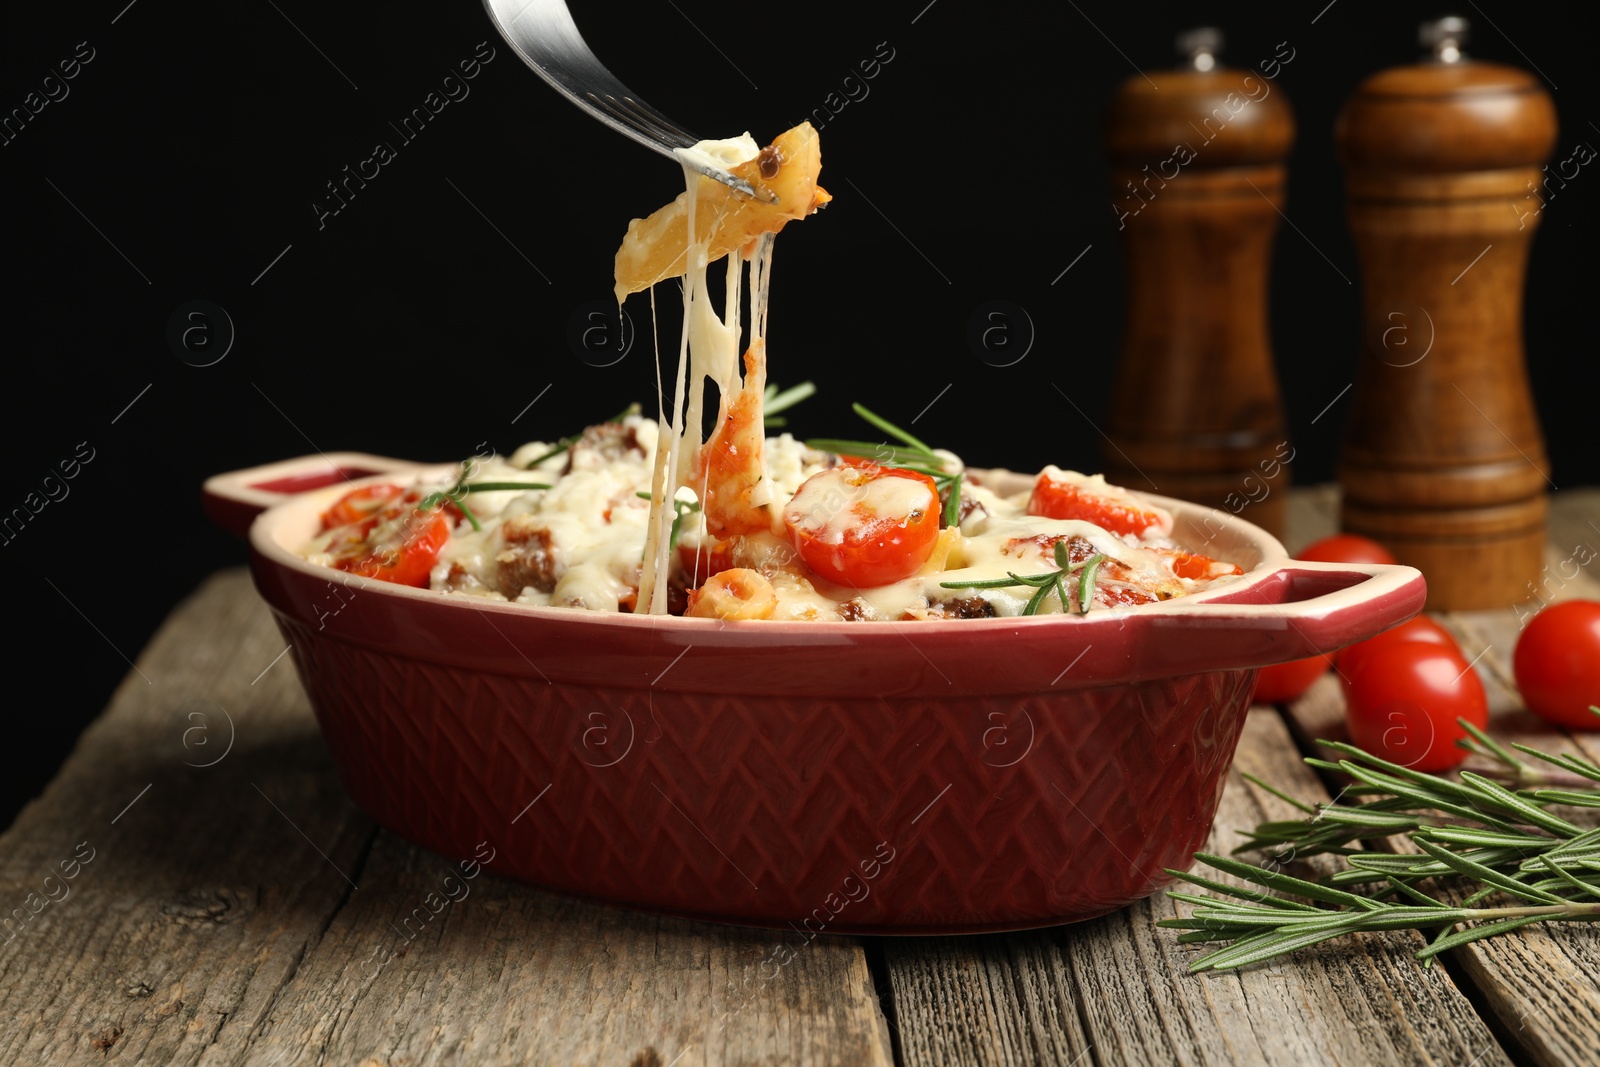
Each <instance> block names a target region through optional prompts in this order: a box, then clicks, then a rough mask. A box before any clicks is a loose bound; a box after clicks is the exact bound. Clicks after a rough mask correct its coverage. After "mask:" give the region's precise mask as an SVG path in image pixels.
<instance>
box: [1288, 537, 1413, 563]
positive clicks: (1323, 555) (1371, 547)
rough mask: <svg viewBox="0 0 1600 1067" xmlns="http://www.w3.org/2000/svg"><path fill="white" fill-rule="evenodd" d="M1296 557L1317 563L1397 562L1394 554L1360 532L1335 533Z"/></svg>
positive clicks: (1300, 552) (1306, 548) (1302, 550)
mask: <svg viewBox="0 0 1600 1067" xmlns="http://www.w3.org/2000/svg"><path fill="white" fill-rule="evenodd" d="M1294 558H1295V559H1306V560H1311V561H1313V562H1315V563H1395V562H1397V561H1396V560H1395V558H1394V555H1393V554H1392V553H1391V552H1390V551H1389V550H1388V549H1387V548H1384V547H1383V546H1382V545H1380V544H1378V542H1376V541H1374V540H1373V539H1372V538H1370V537H1362V536H1361V535H1359V534H1346V533H1342V534H1334V535H1333V536H1332V537H1324V538H1323V539H1322V540H1320V541H1313V542H1312V543H1311V544H1309V545H1307V546H1306V547H1304V548H1302V549H1301V550H1300V551H1299V552H1296V553H1295V557H1294Z"/></svg>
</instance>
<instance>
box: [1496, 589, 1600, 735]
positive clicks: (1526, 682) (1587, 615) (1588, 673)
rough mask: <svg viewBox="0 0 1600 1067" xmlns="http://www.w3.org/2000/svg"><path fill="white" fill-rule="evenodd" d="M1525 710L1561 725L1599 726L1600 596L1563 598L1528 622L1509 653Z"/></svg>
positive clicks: (1582, 728)
mask: <svg viewBox="0 0 1600 1067" xmlns="http://www.w3.org/2000/svg"><path fill="white" fill-rule="evenodd" d="M1511 668H1512V672H1513V673H1514V674H1515V675H1516V677H1517V688H1518V689H1519V690H1521V691H1522V699H1523V701H1525V702H1526V703H1527V705H1528V710H1529V711H1531V712H1533V713H1534V714H1535V715H1538V716H1540V717H1541V718H1544V719H1548V720H1549V721H1551V722H1553V723H1556V724H1557V725H1559V726H1565V727H1568V728H1569V729H1574V730H1600V716H1597V715H1595V714H1594V713H1593V712H1591V711H1590V710H1589V707H1590V705H1600V601H1594V600H1565V601H1562V602H1561V603H1560V604H1552V605H1550V606H1549V607H1547V608H1545V609H1544V610H1543V611H1541V612H1539V614H1537V615H1535V616H1534V617H1533V618H1532V619H1531V620H1530V621H1529V622H1528V626H1527V628H1526V629H1524V630H1523V631H1522V636H1521V637H1519V638H1517V650H1516V652H1515V653H1513V655H1512V657H1511Z"/></svg>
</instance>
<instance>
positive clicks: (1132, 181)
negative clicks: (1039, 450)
mask: <svg viewBox="0 0 1600 1067" xmlns="http://www.w3.org/2000/svg"><path fill="white" fill-rule="evenodd" d="M1221 44H1222V34H1221V33H1220V32H1219V31H1217V30H1214V29H1209V28H1207V29H1198V30H1193V31H1190V32H1188V33H1185V34H1183V35H1181V36H1180V37H1179V38H1178V48H1179V51H1180V52H1181V53H1183V54H1185V55H1186V56H1187V58H1188V62H1187V63H1186V64H1185V65H1184V66H1182V67H1180V68H1179V69H1177V70H1169V71H1152V72H1150V73H1149V76H1148V77H1146V76H1145V75H1142V74H1141V75H1136V76H1134V77H1131V78H1129V79H1128V80H1127V81H1126V82H1124V83H1123V84H1122V86H1121V87H1120V88H1119V89H1118V90H1117V93H1116V95H1115V96H1114V98H1113V99H1112V102H1111V107H1110V110H1109V112H1108V114H1107V116H1106V131H1105V138H1106V149H1107V152H1108V154H1109V156H1110V159H1111V196H1112V199H1111V210H1112V213H1113V214H1114V215H1115V216H1116V219H1117V227H1118V230H1119V231H1120V232H1121V235H1122V240H1123V243H1124V248H1125V249H1126V253H1127V320H1126V323H1125V327H1124V333H1123V343H1122V353H1121V359H1120V361H1119V363H1118V366H1117V373H1116V378H1115V381H1114V383H1113V386H1112V390H1111V402H1110V407H1109V411H1108V414H1107V417H1106V434H1105V436H1106V437H1107V438H1108V439H1109V443H1108V444H1107V445H1106V446H1105V448H1104V457H1103V458H1104V465H1105V470H1106V476H1107V477H1108V478H1109V479H1110V480H1112V481H1114V482H1117V483H1118V484H1121V485H1127V486H1131V487H1134V488H1139V489H1146V490H1149V491H1152V492H1158V493H1162V494H1164V495H1167V496H1174V497H1180V498H1183V499H1186V500H1194V501H1198V502H1200V503H1203V504H1210V505H1212V506H1213V507H1216V508H1218V509H1221V510H1223V511H1225V512H1228V513H1231V514H1235V515H1242V516H1243V517H1244V518H1246V519H1248V520H1249V521H1251V522H1254V523H1256V524H1257V525H1260V526H1263V527H1265V528H1266V529H1267V530H1269V531H1272V532H1273V533H1275V534H1280V535H1281V533H1282V529H1283V516H1284V512H1285V504H1286V502H1287V501H1286V497H1287V493H1288V483H1289V476H1288V461H1289V460H1290V459H1292V458H1293V454H1294V453H1293V449H1292V448H1291V446H1290V445H1289V441H1288V433H1287V430H1286V428H1285V423H1284V415H1283V403H1282V399H1281V397H1280V394H1279V391H1278V378H1277V374H1276V373H1275V371H1274V370H1273V364H1272V350H1271V345H1270V343H1269V340H1268V335H1267V274H1268V266H1269V260H1270V254H1271V248H1272V240H1273V237H1274V235H1275V234H1276V232H1277V230H1278V223H1279V217H1280V216H1279V214H1278V212H1279V211H1280V210H1281V209H1282V207H1283V204H1284V158H1285V157H1286V156H1287V155H1288V152H1289V148H1290V145H1291V144H1292V143H1293V141H1294V116H1293V113H1292V112H1291V111H1290V108H1289V102H1288V100H1287V98H1286V97H1285V95H1284V93H1283V90H1281V89H1280V88H1278V86H1277V84H1276V83H1275V82H1274V80H1273V79H1274V78H1276V77H1277V75H1278V73H1279V72H1280V70H1281V64H1282V63H1283V62H1286V61H1287V60H1286V59H1285V58H1284V57H1285V52H1284V49H1286V48H1287V46H1281V47H1280V51H1279V54H1278V55H1276V56H1274V57H1264V58H1263V60H1262V62H1261V69H1260V70H1259V71H1247V70H1238V69H1230V68H1227V67H1222V66H1218V65H1217V62H1216V54H1217V52H1218V51H1219V50H1220V48H1221ZM1286 54H1287V55H1288V58H1289V59H1292V58H1293V53H1292V49H1289V50H1288V51H1287V53H1286ZM1269 71H1270V73H1269Z"/></svg>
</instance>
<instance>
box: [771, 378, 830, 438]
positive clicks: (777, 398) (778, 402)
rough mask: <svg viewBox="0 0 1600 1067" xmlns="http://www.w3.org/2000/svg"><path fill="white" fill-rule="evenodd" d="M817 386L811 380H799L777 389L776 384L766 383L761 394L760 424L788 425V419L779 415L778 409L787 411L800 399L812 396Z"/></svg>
mask: <svg viewBox="0 0 1600 1067" xmlns="http://www.w3.org/2000/svg"><path fill="white" fill-rule="evenodd" d="M816 392H817V387H816V385H815V384H814V383H812V382H801V383H800V384H799V385H791V386H790V387H789V388H787V389H784V390H782V391H781V392H780V391H779V389H778V387H777V386H776V385H768V386H767V390H766V392H765V393H763V394H762V395H761V411H762V415H763V418H762V425H763V426H764V427H766V428H767V429H769V430H771V429H775V428H780V427H784V426H787V425H789V420H788V419H786V418H784V417H783V416H782V415H779V414H778V412H780V411H788V410H789V409H790V408H792V407H794V406H795V405H796V404H798V403H800V401H802V400H804V399H806V398H807V397H810V396H814V395H815V394H816Z"/></svg>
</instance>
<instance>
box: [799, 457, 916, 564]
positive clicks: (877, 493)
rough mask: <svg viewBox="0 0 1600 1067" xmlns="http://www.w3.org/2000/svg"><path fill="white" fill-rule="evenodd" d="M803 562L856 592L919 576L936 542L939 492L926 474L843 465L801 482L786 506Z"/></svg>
mask: <svg viewBox="0 0 1600 1067" xmlns="http://www.w3.org/2000/svg"><path fill="white" fill-rule="evenodd" d="M783 522H784V525H785V526H787V527H788V529H789V536H790V539H791V540H792V541H793V542H794V547H795V550H796V551H797V552H799V553H800V558H801V560H802V561H804V562H805V564H806V566H808V567H810V568H811V569H812V570H813V571H815V572H816V573H817V574H818V575H820V576H821V577H822V578H824V579H826V580H827V581H830V582H834V583H836V584H838V585H847V586H851V587H853V588H857V589H864V588H870V587H872V586H879V585H889V584H890V583H893V582H898V581H900V580H901V579H902V578H909V577H910V576H911V575H913V574H915V573H916V572H917V569H918V568H920V567H921V566H922V565H923V564H924V563H926V562H927V561H928V557H929V556H930V555H932V554H933V546H934V542H935V541H937V540H938V537H939V523H940V508H939V493H938V490H937V489H936V488H935V486H934V481H933V479H932V478H929V477H928V476H927V475H925V474H918V473H917V472H915V471H907V470H899V469H897V468H894V467H855V466H841V467H833V468H831V469H829V470H825V471H820V472H818V473H817V474H813V475H812V476H811V477H810V478H807V479H806V480H805V483H804V484H802V485H801V486H800V488H799V490H798V491H797V492H796V493H795V494H794V496H793V497H792V498H791V499H790V501H789V504H788V506H787V507H785V508H784V509H783Z"/></svg>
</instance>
